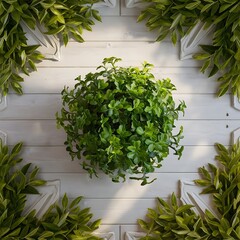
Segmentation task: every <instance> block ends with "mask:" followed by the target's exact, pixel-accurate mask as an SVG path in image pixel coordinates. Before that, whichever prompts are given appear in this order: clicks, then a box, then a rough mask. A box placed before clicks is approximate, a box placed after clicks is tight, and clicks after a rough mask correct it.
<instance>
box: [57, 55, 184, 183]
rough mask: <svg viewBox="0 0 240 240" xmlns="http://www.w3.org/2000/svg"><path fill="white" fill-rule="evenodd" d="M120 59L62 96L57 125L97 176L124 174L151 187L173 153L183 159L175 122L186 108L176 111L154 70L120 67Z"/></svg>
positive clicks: (112, 60) (73, 153)
mask: <svg viewBox="0 0 240 240" xmlns="http://www.w3.org/2000/svg"><path fill="white" fill-rule="evenodd" d="M118 61H120V59H118V58H115V57H111V58H105V59H104V60H103V65H102V66H99V67H98V69H99V70H101V71H98V72H96V73H88V74H87V75H86V77H85V80H82V79H81V76H79V77H78V78H77V79H76V81H77V84H76V85H75V87H74V89H69V88H68V87H65V88H64V89H63V91H62V100H63V106H64V107H63V108H62V110H61V113H60V114H57V123H58V125H59V126H61V127H63V128H64V130H65V131H66V133H67V140H66V142H65V145H66V146H67V148H66V149H67V151H68V152H69V154H70V155H71V157H72V159H74V158H75V157H77V158H78V159H81V157H82V155H84V156H85V159H86V160H84V161H83V162H82V163H81V164H82V166H83V168H84V169H85V170H87V171H88V172H89V174H90V176H92V175H93V174H94V175H96V176H97V174H96V169H97V168H99V169H100V170H102V171H103V172H104V173H105V174H107V175H109V176H110V177H111V178H112V180H113V181H114V182H118V181H119V179H120V178H122V179H124V180H125V173H129V174H140V173H141V174H142V176H140V177H138V176H137V177H131V179H137V180H142V184H143V185H144V184H146V183H149V182H148V181H147V179H148V176H147V174H148V173H150V172H154V168H155V167H157V168H159V167H161V161H162V160H163V159H164V158H165V157H167V156H168V154H169V148H172V149H173V151H174V153H175V154H176V155H178V156H179V157H181V154H182V150H183V147H182V146H179V141H180V139H181V138H182V127H181V128H180V131H179V132H178V133H176V134H173V133H172V131H173V129H174V128H175V126H174V122H175V120H177V119H178V115H179V112H184V108H185V104H184V102H181V103H180V104H179V105H178V106H177V107H176V106H175V102H174V100H173V97H172V91H173V90H175V86H174V85H173V84H172V83H171V81H170V79H164V80H162V81H161V80H155V78H154V76H153V75H152V74H151V73H150V72H149V71H150V69H151V67H152V65H151V64H149V63H144V65H143V67H142V69H139V68H137V67H128V68H124V67H118V66H115V64H116V62H118Z"/></svg>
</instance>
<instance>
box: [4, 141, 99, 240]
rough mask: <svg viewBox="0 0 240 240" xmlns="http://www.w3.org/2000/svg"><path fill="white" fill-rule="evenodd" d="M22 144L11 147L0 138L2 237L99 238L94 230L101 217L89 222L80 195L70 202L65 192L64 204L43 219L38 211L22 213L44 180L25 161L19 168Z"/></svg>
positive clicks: (9, 239)
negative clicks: (29, 195) (28, 196)
mask: <svg viewBox="0 0 240 240" xmlns="http://www.w3.org/2000/svg"><path fill="white" fill-rule="evenodd" d="M21 148H22V143H18V144H16V145H15V146H14V147H13V149H12V150H10V149H9V148H8V147H7V146H5V145H3V144H2V141H0V238H1V240H36V239H38V240H50V239H51V240H54V239H55V240H60V239H82V240H97V239H99V238H97V237H94V236H93V235H92V232H93V231H94V230H95V229H96V228H97V227H98V225H99V223H100V222H99V220H97V221H95V222H93V223H90V220H91V218H92V214H90V213H89V209H88V208H86V209H80V208H79V206H78V204H79V202H80V201H81V197H78V198H76V199H74V200H73V201H72V202H71V203H68V198H67V196H66V195H64V197H63V199H62V202H61V205H59V204H55V205H53V206H51V207H50V208H49V209H48V211H47V212H46V213H45V215H44V216H43V217H42V219H37V218H36V217H35V210H33V211H32V212H30V213H29V214H27V215H24V214H23V211H24V209H25V203H26V200H27V195H28V194H39V192H38V190H37V187H38V186H42V185H44V184H45V181H44V180H42V179H39V178H37V175H38V171H39V169H38V168H37V167H34V168H32V167H31V164H30V163H29V164H26V165H24V166H23V167H21V168H19V167H17V166H16V165H17V164H19V163H20V162H21V161H22V159H21V158H19V152H20V150H21Z"/></svg>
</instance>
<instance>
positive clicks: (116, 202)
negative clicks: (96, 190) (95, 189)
mask: <svg viewBox="0 0 240 240" xmlns="http://www.w3.org/2000/svg"><path fill="white" fill-rule="evenodd" d="M157 194H158V193H156V196H155V197H157ZM155 197H154V198H152V199H86V200H85V201H84V203H83V204H84V205H83V206H84V207H90V208H91V212H92V213H93V214H94V217H95V218H100V219H102V223H103V224H124V225H125V224H137V219H138V218H141V219H145V216H146V214H147V209H148V208H155V207H156V199H155ZM121 232H122V229H121ZM121 239H123V238H121Z"/></svg>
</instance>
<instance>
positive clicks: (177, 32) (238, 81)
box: [138, 0, 240, 99]
mask: <svg viewBox="0 0 240 240" xmlns="http://www.w3.org/2000/svg"><path fill="white" fill-rule="evenodd" d="M143 1H144V2H148V3H149V5H148V6H147V7H146V8H145V9H144V10H143V11H142V13H141V14H140V16H139V17H138V21H142V20H144V19H146V26H147V27H148V29H149V30H150V31H152V30H158V33H159V35H158V37H157V39H156V41H162V40H163V39H165V38H166V37H167V36H170V37H171V41H172V42H173V44H174V45H175V44H176V43H177V41H178V38H179V37H183V36H185V35H187V34H189V32H190V31H191V29H192V28H193V27H194V26H195V25H196V24H197V23H198V22H199V21H201V22H203V23H204V24H205V28H208V27H210V26H211V25H213V26H214V33H213V39H212V44H211V45H200V47H201V48H202V52H199V53H197V54H195V56H194V58H195V59H197V60H201V61H203V65H202V67H201V72H203V73H204V72H205V71H206V70H207V69H209V71H210V73H209V77H211V76H213V75H215V74H216V73H220V75H221V76H220V77H219V78H218V81H219V82H220V83H221V84H220V87H219V90H218V96H222V95H224V94H225V93H226V92H227V91H228V90H229V89H230V90H231V92H232V93H233V94H234V95H236V96H237V97H238V98H239V99H240V19H239V12H240V2H239V0H194V1H192V0H186V1H182V0H174V1H173V0H153V1H152V0H143Z"/></svg>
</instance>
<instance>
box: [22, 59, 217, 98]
mask: <svg viewBox="0 0 240 240" xmlns="http://www.w3.org/2000/svg"><path fill="white" fill-rule="evenodd" d="M140 63H142V61H140V60H139V62H138V64H140ZM99 65H100V62H99ZM132 66H133V65H132ZM89 72H96V69H95V68H80V67H76V68H75V67H74V68H73V67H69V68H64V67H61V68H57V67H51V68H41V67H39V68H38V71H37V72H33V73H31V75H30V76H23V77H24V79H25V81H24V82H23V83H22V85H23V91H24V93H25V94H26V93H60V92H61V91H62V89H63V87H64V86H69V87H73V86H74V84H75V83H76V82H75V81H74V79H75V78H76V77H77V76H79V75H81V76H82V79H84V77H85V75H86V74H87V73H89ZM152 73H153V74H154V75H155V77H156V78H157V79H164V78H170V79H171V81H172V83H173V84H174V85H175V86H176V88H177V93H205V94H207V93H208V94H210V93H213V94H215V93H216V91H217V87H218V83H217V82H216V81H215V79H216V77H211V78H207V76H206V75H203V74H202V73H200V72H199V69H198V68H154V69H153V70H152Z"/></svg>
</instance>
